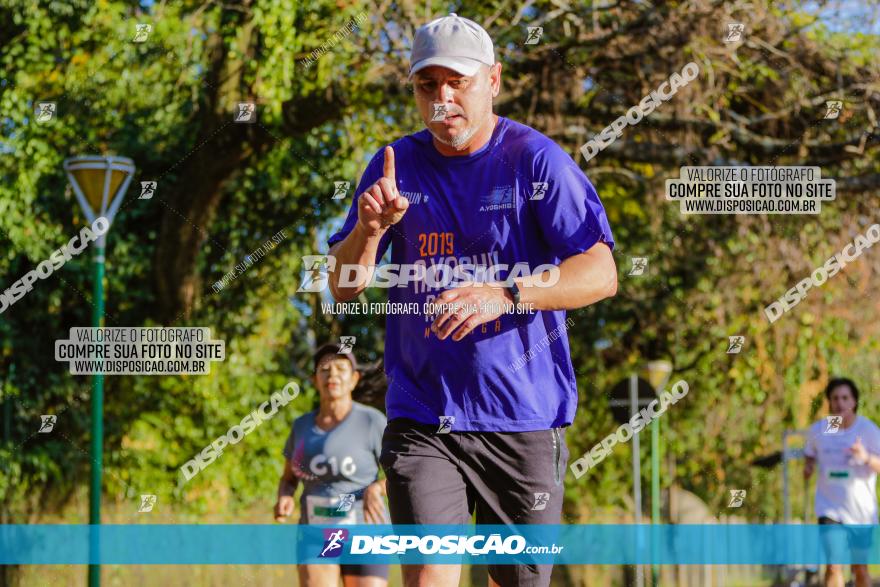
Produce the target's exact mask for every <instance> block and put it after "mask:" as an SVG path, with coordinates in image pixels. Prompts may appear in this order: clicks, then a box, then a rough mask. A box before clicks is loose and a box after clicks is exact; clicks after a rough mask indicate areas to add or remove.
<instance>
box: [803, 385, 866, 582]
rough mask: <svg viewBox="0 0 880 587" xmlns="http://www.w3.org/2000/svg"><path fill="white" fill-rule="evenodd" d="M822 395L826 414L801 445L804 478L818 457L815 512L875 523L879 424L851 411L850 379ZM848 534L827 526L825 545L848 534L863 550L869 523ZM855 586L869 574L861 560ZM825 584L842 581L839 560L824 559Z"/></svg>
mask: <svg viewBox="0 0 880 587" xmlns="http://www.w3.org/2000/svg"><path fill="white" fill-rule="evenodd" d="M825 397H826V398H827V399H828V406H829V408H830V411H831V416H828V417H827V418H824V419H822V420H819V421H818V422H816V423H815V424H813V426H811V427H810V432H809V437H808V440H807V444H806V446H805V448H804V455H805V457H806V464H805V466H804V478H805V479H809V478H810V476H811V475H812V474H813V470H814V469H815V467H816V462H817V461H818V463H819V479H818V481H817V482H816V500H815V508H816V517H817V518H818V519H819V524H823V525H826V524H830V525H838V524H866V525H867V524H873V525H876V524H877V494H876V485H877V473H878V472H880V428H878V427H877V425H876V424H874V422H872V421H871V420H869V419H868V418H865V417H864V416H858V415H856V411H857V410H858V408H859V390H858V388H857V387H856V384H855V383H853V382H852V381H851V380H850V379H846V378H838V379H832V380H831V381H829V382H828V385H827V386H826V388H825ZM848 530H849V532H848V533H847V536H843V535H838V534H837V532H826V533H825V534H824V535H823V538H827V539H828V540H826V542H827V543H828V546H829V548H831V546H832V543H833V542H835V541H836V540H837V539H838V538H840V537H843V538H844V539H846V538H847V537H848V538H849V542H850V547H851V548H852V549H853V550H855V551H856V552H860V553H861V554H862V556H864V555H866V554H867V551H868V549H869V548H870V546H871V529H848ZM852 572H853V576H854V577H855V581H856V587H869V586H870V585H871V577H870V576H869V575H868V566H867V565H865V564H854V565H852ZM825 585H826V587H843V585H844V580H843V566H842V565H839V564H829V565H828V567H827V568H826V571H825Z"/></svg>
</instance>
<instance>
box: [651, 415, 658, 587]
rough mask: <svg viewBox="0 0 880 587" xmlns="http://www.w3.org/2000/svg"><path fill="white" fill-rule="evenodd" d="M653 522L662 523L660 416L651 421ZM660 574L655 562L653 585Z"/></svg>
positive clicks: (655, 523) (652, 571)
mask: <svg viewBox="0 0 880 587" xmlns="http://www.w3.org/2000/svg"><path fill="white" fill-rule="evenodd" d="M651 523H652V524H654V526H655V528H656V527H657V525H658V524H660V418H655V419H654V421H653V422H651ZM655 554H656V551H655ZM655 560H656V559H655ZM659 576H660V567H659V566H658V565H657V563H654V565H653V567H652V569H651V585H653V586H654V587H657V586H658V585H659V584H660V583H659V582H658V581H659Z"/></svg>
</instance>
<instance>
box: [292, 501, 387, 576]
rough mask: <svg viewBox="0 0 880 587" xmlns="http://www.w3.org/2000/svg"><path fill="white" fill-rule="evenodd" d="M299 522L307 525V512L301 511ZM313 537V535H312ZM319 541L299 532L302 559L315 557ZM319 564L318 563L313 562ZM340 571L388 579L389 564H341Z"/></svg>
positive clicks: (346, 573)
mask: <svg viewBox="0 0 880 587" xmlns="http://www.w3.org/2000/svg"><path fill="white" fill-rule="evenodd" d="M299 524H300V525H301V526H307V525H308V523H307V521H306V519H305V514H303V513H301V514H300V518H299ZM310 538H311V537H310ZM319 544H320V543H319V542H315V541H314V539H313V540H311V541H309V540H308V539H307V537H306V536H304V535H303V533H300V534H299V541H298V543H297V552H298V555H299V559H300V560H307V559H308V558H310V557H314V556H315V554H316V553H317V552H318V550H317V549H318V548H319ZM301 564H310V563H301ZM313 564H317V563H313ZM339 569H340V573H341V574H342V576H344V577H345V576H349V575H351V576H355V577H381V578H382V579H385V580H386V581H387V580H388V565H383V564H373V565H339Z"/></svg>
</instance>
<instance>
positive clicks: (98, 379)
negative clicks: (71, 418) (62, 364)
mask: <svg viewBox="0 0 880 587" xmlns="http://www.w3.org/2000/svg"><path fill="white" fill-rule="evenodd" d="M95 246H96V248H95V257H94V270H95V271H94V280H95V283H94V296H93V310H92V326H93V327H94V328H100V327H101V321H102V320H103V318H104V239H103V238H102V239H101V240H100V241H98V242H97V243H95ZM103 450H104V374H103V373H95V374H94V375H92V478H91V485H90V487H89V524H90V525H91V526H92V532H97V531H98V526H100V524H101V475H102V473H103V471H102V463H103V458H104V455H103ZM90 548H91V549H92V557H93V558H97V556H98V554H99V552H100V550H99V549H100V543H99V541H98V540H97V534H93V535H92V541H91V544H90ZM100 585H101V566H100V565H98V564H92V565H89V587H99V586H100Z"/></svg>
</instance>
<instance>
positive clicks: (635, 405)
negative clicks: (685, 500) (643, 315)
mask: <svg viewBox="0 0 880 587" xmlns="http://www.w3.org/2000/svg"><path fill="white" fill-rule="evenodd" d="M629 405H630V416H635V415H636V414H637V413H638V411H639V395H638V376H637V375H636V374H635V373H633V374H632V375H630V376H629ZM640 455H641V451H640V450H639V435H638V434H634V435H633V499H634V501H635V507H636V511H635V516H634V519H635V523H636V524H641V523H642V463H641V459H640V458H639V456H640ZM636 534H637V536H638V537H639V539H640V540H639V543H638V544H637V547H638V549H637V552H639V553H641V547H642V544H641V536H642V535H641V532H637V533H636ZM644 585H645V575H644V572H643V568H642V565H636V587H644Z"/></svg>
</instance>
